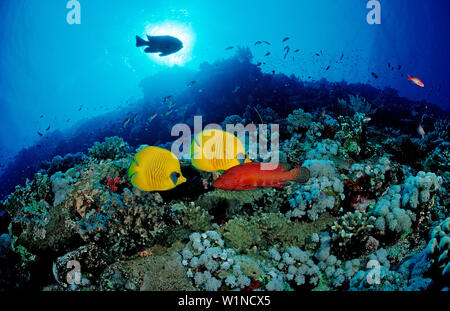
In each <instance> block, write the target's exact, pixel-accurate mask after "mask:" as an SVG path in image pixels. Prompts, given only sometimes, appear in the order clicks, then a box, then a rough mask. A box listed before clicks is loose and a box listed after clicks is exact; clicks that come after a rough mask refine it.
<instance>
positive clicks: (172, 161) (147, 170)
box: [128, 146, 186, 191]
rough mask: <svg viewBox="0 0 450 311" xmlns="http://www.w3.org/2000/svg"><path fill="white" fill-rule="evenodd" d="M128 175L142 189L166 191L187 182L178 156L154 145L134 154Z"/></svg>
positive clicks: (134, 184)
mask: <svg viewBox="0 0 450 311" xmlns="http://www.w3.org/2000/svg"><path fill="white" fill-rule="evenodd" d="M128 177H129V178H130V180H131V183H132V184H133V186H135V187H136V188H138V189H139V190H142V191H166V190H170V189H173V188H175V187H176V186H178V185H180V184H182V183H184V182H186V178H184V177H183V175H182V174H181V169H180V162H179V161H178V159H177V157H176V156H175V155H174V154H173V153H172V152H170V151H169V150H166V149H162V148H159V147H154V146H151V147H146V148H144V149H142V150H141V151H139V152H138V153H137V154H136V155H135V156H134V158H133V161H132V162H131V165H130V167H129V169H128Z"/></svg>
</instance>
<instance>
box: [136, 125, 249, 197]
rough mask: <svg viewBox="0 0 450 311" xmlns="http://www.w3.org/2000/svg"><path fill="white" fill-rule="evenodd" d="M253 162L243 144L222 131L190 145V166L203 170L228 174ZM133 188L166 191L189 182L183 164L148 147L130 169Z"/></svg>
mask: <svg viewBox="0 0 450 311" xmlns="http://www.w3.org/2000/svg"><path fill="white" fill-rule="evenodd" d="M244 162H251V161H250V160H249V159H248V157H247V156H246V153H245V148H244V146H243V144H242V142H241V141H240V140H239V139H238V138H237V137H236V136H234V135H233V134H231V133H228V132H224V131H221V130H216V129H213V130H204V131H202V132H200V133H198V134H197V135H196V136H195V137H194V140H193V141H192V143H191V163H192V165H193V166H194V167H196V168H197V169H199V170H202V171H208V172H215V171H226V170H228V169H230V168H232V167H234V166H237V165H239V164H242V163H244ZM128 177H129V178H130V179H131V183H132V184H133V186H135V187H137V188H138V189H140V190H142V191H165V190H170V189H173V188H175V187H176V186H178V185H180V184H182V183H184V182H186V178H185V177H184V176H183V175H182V173H181V168H180V162H179V160H178V159H177V157H176V156H175V154H173V153H172V152H170V151H169V150H166V149H162V148H159V147H154V146H151V147H146V148H144V149H142V150H141V151H139V152H138V153H137V154H136V155H135V156H134V159H133V161H132V163H131V166H130V168H129V169H128Z"/></svg>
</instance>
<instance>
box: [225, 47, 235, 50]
mask: <svg viewBox="0 0 450 311" xmlns="http://www.w3.org/2000/svg"><path fill="white" fill-rule="evenodd" d="M232 49H234V46H229V47H227V48H226V49H225V50H226V51H229V50H232Z"/></svg>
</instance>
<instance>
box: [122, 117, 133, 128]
mask: <svg viewBox="0 0 450 311" xmlns="http://www.w3.org/2000/svg"><path fill="white" fill-rule="evenodd" d="M130 121H131V118H126V119H125V120H124V121H123V123H122V128H126V127H127V125H128V123H130Z"/></svg>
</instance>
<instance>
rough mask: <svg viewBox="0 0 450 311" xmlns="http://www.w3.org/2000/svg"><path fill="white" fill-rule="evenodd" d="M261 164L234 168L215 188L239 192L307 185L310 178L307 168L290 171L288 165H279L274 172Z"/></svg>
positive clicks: (218, 180) (246, 164) (248, 164)
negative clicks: (290, 184)
mask: <svg viewBox="0 0 450 311" xmlns="http://www.w3.org/2000/svg"><path fill="white" fill-rule="evenodd" d="M261 164H262V163H256V162H253V163H244V164H240V165H238V166H234V167H232V168H230V169H229V170H227V171H226V172H225V173H223V174H222V175H221V176H220V177H219V178H218V179H217V180H216V181H215V182H214V184H213V186H214V187H215V188H219V189H223V190H238V191H242V190H251V189H256V188H260V187H286V186H287V185H288V182H290V181H297V182H301V183H305V182H307V181H308V179H309V177H310V172H309V170H308V169H307V168H306V167H301V166H298V167H296V168H294V169H292V170H289V169H288V166H287V165H286V164H279V165H274V169H273V170H263V169H262V168H261ZM266 164H269V163H266Z"/></svg>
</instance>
